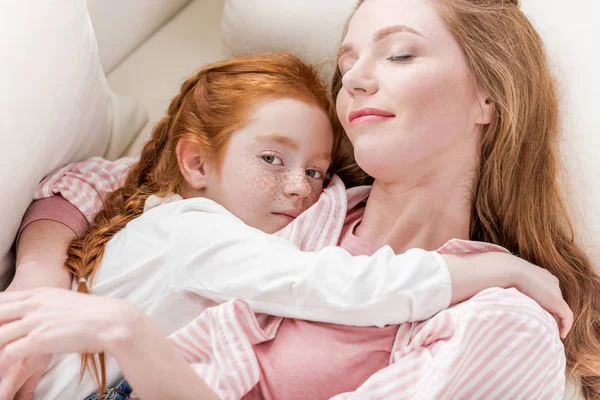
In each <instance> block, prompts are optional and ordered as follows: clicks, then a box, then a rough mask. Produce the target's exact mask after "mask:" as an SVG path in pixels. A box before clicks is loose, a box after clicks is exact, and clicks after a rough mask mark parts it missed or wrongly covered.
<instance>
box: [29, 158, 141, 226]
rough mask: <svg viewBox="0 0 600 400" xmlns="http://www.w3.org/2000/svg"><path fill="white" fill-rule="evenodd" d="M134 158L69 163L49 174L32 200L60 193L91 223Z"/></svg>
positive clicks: (98, 159) (119, 185) (95, 159)
mask: <svg viewBox="0 0 600 400" xmlns="http://www.w3.org/2000/svg"><path fill="white" fill-rule="evenodd" d="M136 161H137V158H133V157H127V158H120V159H118V160H116V161H108V160H105V159H103V158H100V157H94V158H91V159H89V160H86V161H81V162H78V163H72V164H68V165H67V166H65V167H63V168H60V169H58V170H57V171H55V172H53V173H52V174H50V175H48V176H47V177H46V178H45V179H44V180H43V181H42V182H41V183H40V185H39V187H38V190H37V191H36V193H35V195H34V200H37V199H44V198H48V197H52V196H54V195H56V194H60V195H61V196H62V197H63V198H65V199H66V200H67V201H68V202H69V203H71V204H72V205H74V206H75V207H77V209H78V210H79V211H80V212H81V213H82V214H83V215H84V216H85V218H86V220H87V221H88V222H89V223H91V222H92V221H93V220H94V217H95V216H96V214H98V212H99V211H100V210H101V209H102V204H103V200H104V198H105V197H106V195H107V194H109V193H111V192H113V191H114V190H116V189H118V188H119V187H121V186H122V185H123V183H124V182H125V178H126V177H127V172H128V171H129V168H130V167H131V165H132V164H134V163H135V162H136Z"/></svg>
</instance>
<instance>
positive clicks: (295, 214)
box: [272, 210, 302, 220]
mask: <svg viewBox="0 0 600 400" xmlns="http://www.w3.org/2000/svg"><path fill="white" fill-rule="evenodd" d="M272 214H273V215H278V216H280V217H285V218H288V219H290V220H295V219H296V218H297V217H298V215H300V214H302V212H301V211H296V210H293V211H281V212H274V213H272Z"/></svg>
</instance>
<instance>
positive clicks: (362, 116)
mask: <svg viewBox="0 0 600 400" xmlns="http://www.w3.org/2000/svg"><path fill="white" fill-rule="evenodd" d="M395 116H396V115H395V114H394V113H391V112H389V111H385V110H380V109H378V108H362V109H360V110H358V111H352V112H351V113H350V114H349V115H348V122H350V125H359V124H363V123H367V122H380V121H385V120H388V119H390V118H393V117H395Z"/></svg>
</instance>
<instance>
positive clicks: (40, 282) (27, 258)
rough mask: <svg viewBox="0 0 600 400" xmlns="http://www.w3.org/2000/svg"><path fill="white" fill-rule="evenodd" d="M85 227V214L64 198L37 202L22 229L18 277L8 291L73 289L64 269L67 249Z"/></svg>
mask: <svg viewBox="0 0 600 400" xmlns="http://www.w3.org/2000/svg"><path fill="white" fill-rule="evenodd" d="M86 228H87V221H86V220H85V218H84V217H83V215H82V214H81V213H79V211H78V210H77V208H75V207H74V206H72V205H71V204H70V203H69V202H68V201H66V200H65V199H63V198H62V197H61V196H54V197H52V198H48V199H43V200H37V201H34V202H33V203H32V204H31V205H30V206H29V208H28V210H27V213H26V214H25V217H24V219H23V223H22V225H21V229H20V230H19V236H18V239H17V263H16V271H15V277H14V279H13V281H12V282H11V284H10V286H9V287H8V290H26V289H33V288H36V287H44V286H49V287H62V288H70V287H71V276H70V274H69V273H68V272H67V271H66V270H65V269H64V268H63V267H62V266H63V264H64V261H65V259H66V257H67V247H68V245H69V243H70V242H71V240H73V239H74V238H76V237H77V236H78V235H81V234H82V233H83V232H84V231H85V229H86Z"/></svg>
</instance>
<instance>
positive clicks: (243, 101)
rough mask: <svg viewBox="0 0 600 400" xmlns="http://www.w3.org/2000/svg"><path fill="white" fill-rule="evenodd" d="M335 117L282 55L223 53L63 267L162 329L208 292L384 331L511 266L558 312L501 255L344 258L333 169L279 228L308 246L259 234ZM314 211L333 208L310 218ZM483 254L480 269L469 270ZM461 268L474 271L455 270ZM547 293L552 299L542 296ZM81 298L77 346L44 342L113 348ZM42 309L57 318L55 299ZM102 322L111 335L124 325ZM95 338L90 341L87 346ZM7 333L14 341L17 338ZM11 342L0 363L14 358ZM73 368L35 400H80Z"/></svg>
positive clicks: (507, 274)
mask: <svg viewBox="0 0 600 400" xmlns="http://www.w3.org/2000/svg"><path fill="white" fill-rule="evenodd" d="M332 112H333V107H332V105H331V103H330V101H329V98H328V96H327V92H326V90H325V89H324V87H323V86H322V84H321V83H320V81H319V79H318V75H317V73H316V72H315V71H314V70H313V69H312V68H310V67H308V66H306V65H304V64H303V63H301V62H300V61H299V60H297V59H296V58H294V57H292V56H289V55H270V56H263V57H246V58H240V59H233V60H229V61H226V62H222V63H217V64H214V65H211V66H207V67H205V68H203V69H202V70H200V71H199V72H198V74H197V75H196V76H194V77H193V78H191V79H190V80H188V81H187V82H185V83H184V84H183V86H182V90H181V92H180V94H179V95H178V96H177V97H176V98H175V99H174V100H173V101H172V103H171V106H170V107H169V112H168V115H167V117H165V119H163V120H162V121H161V122H160V123H159V124H158V125H157V127H156V128H155V130H154V133H153V137H152V139H151V141H150V142H149V143H148V144H147V145H146V146H145V148H144V151H143V153H142V156H141V158H140V161H139V162H138V163H137V164H136V165H135V166H133V167H132V169H131V171H130V172H129V175H128V177H127V180H126V182H125V184H124V186H123V187H122V188H120V189H119V190H117V191H115V192H114V193H112V194H111V195H110V196H109V197H108V198H107V200H106V203H105V206H104V209H103V210H102V211H101V212H100V214H99V215H98V216H97V217H96V219H95V225H94V227H93V228H92V229H91V230H90V231H89V232H88V233H87V234H86V236H85V237H84V238H83V239H81V240H77V241H75V242H74V243H73V244H72V245H71V247H70V249H69V259H68V260H67V267H68V268H69V269H70V271H72V272H73V275H74V277H75V279H76V282H77V287H78V290H79V291H82V292H88V291H89V290H88V288H91V292H92V293H94V294H99V295H102V296H108V297H117V298H123V299H127V300H128V301H130V302H132V303H134V304H136V305H138V306H139V307H140V309H142V310H143V311H144V313H145V314H146V315H148V316H149V317H150V318H152V319H153V320H154V321H155V322H156V323H157V324H158V325H159V327H160V328H161V329H162V332H164V333H166V334H170V333H172V332H174V331H176V330H177V329H179V328H181V327H183V326H184V325H186V324H187V323H188V322H190V321H191V320H192V319H193V318H194V317H196V316H197V315H198V314H199V313H200V312H202V310H204V309H206V308H207V307H209V306H211V305H214V304H215V303H214V301H217V302H222V301H225V300H229V299H232V298H234V297H241V298H244V299H245V300H247V302H248V304H250V305H251V306H252V308H253V310H254V311H257V312H264V313H269V314H272V315H278V316H285V317H293V318H304V319H309V320H315V321H324V322H334V323H346V324H353V325H363V326H367V325H378V326H383V325H386V324H391V323H400V322H406V321H414V320H422V319H426V318H428V317H430V316H432V315H433V314H435V313H436V312H438V311H439V310H441V309H443V308H445V307H447V306H448V304H449V303H455V302H457V301H460V300H464V299H465V298H468V297H470V296H471V295H473V294H475V293H477V292H479V291H480V290H482V289H484V288H487V287H490V286H512V285H515V281H514V279H513V277H514V276H515V275H513V274H512V273H511V271H515V270H517V269H522V268H526V272H519V275H521V274H523V275H522V276H524V277H525V279H523V280H522V281H520V282H518V284H517V286H519V287H520V288H522V290H523V291H524V292H528V293H531V295H532V297H534V298H536V299H537V300H539V301H540V302H541V303H547V304H548V303H551V305H549V306H548V308H549V309H550V311H555V310H556V309H557V308H560V307H562V303H561V304H560V307H559V306H556V307H555V305H556V304H558V302H557V301H556V299H558V298H560V291H559V290H557V289H558V288H557V287H556V285H555V284H554V289H552V290H550V291H552V293H553V294H555V296H548V293H543V294H540V292H539V291H538V292H536V291H535V290H532V288H535V289H537V288H539V286H540V284H539V283H537V282H536V283H535V284H534V283H533V282H535V281H536V280H540V279H542V280H544V279H546V277H550V276H549V274H542V273H540V272H539V270H538V269H537V268H536V267H533V266H530V265H527V264H526V263H524V262H522V261H519V260H518V259H516V258H514V257H512V256H509V255H503V254H488V255H483V256H469V257H456V256H454V257H453V256H451V255H448V254H445V255H443V256H440V255H439V254H438V253H436V252H425V251H422V250H411V251H409V252H407V253H405V254H404V255H398V256H395V255H394V254H393V252H392V251H391V249H390V248H389V247H384V248H383V249H381V250H379V251H377V252H375V254H373V255H372V256H371V257H365V256H362V257H361V256H356V257H352V256H351V255H350V254H349V253H348V252H346V251H345V250H343V249H341V248H335V247H325V246H324V245H326V244H336V243H337V242H338V239H339V238H340V235H341V234H342V232H341V231H342V228H343V226H344V224H343V223H341V222H338V224H337V225H338V227H337V228H335V229H333V230H332V227H333V226H334V225H335V224H332V222H335V221H336V218H335V216H336V213H338V214H337V215H339V217H340V218H341V221H342V222H343V221H344V220H345V216H346V211H347V208H345V207H349V206H348V204H347V202H346V198H345V197H340V196H337V195H336V193H337V194H338V195H339V194H340V193H342V194H345V191H344V190H343V186H341V182H340V181H339V179H337V178H334V180H333V184H332V186H331V190H329V192H328V193H327V194H326V196H325V197H324V198H323V201H324V202H325V203H323V202H321V203H319V204H317V205H316V206H315V207H313V208H311V212H312V213H311V214H308V215H310V216H311V217H307V216H306V215H304V217H303V218H304V224H305V226H308V225H313V228H314V230H313V231H312V232H311V234H310V235H309V234H307V230H306V229H304V230H302V229H297V228H296V229H292V228H290V229H288V230H286V231H284V232H281V233H280V236H284V237H287V238H289V239H290V240H291V241H292V242H293V243H295V244H297V245H298V246H299V247H301V248H303V249H306V250H318V251H317V252H314V253H303V252H300V251H299V250H298V248H296V247H294V246H293V245H292V244H291V243H290V242H289V241H286V240H283V239H281V238H277V237H274V236H266V235H264V234H263V233H261V232H259V231H257V229H258V230H261V231H263V232H266V233H274V232H277V231H279V230H281V229H282V228H284V227H285V226H286V225H288V224H289V223H290V222H292V221H294V220H295V219H296V217H298V216H299V215H300V214H302V212H303V211H305V210H307V209H308V208H309V207H311V206H312V205H313V204H315V202H316V201H317V199H318V197H319V195H320V194H321V192H322V189H323V181H324V179H325V177H326V175H327V171H328V170H329V168H330V164H331V161H332V160H331V158H332V154H333V155H335V151H332V150H334V149H335V148H337V140H336V137H335V135H334V131H333V130H332V120H333V117H332ZM340 187H342V190H341V191H340ZM184 199H186V200H184ZM336 199H337V201H339V200H340V199H342V200H343V201H342V202H341V203H339V204H334V206H332V207H329V208H327V207H325V206H324V205H323V204H325V205H326V204H327V202H328V201H329V202H335V201H336ZM361 199H362V198H361ZM319 207H321V208H319ZM340 207H341V208H340ZM324 209H327V210H329V212H331V214H328V215H327V218H322V219H321V220H319V219H318V218H316V217H319V216H322V214H320V212H322V211H323V210H324ZM313 217H315V218H314V219H312V218H313ZM319 224H324V225H319ZM328 224H330V225H328ZM320 232H322V233H324V234H325V235H323V234H321V236H319V234H320ZM319 237H320V239H318V238H319ZM315 241H316V242H318V243H315ZM456 248H460V245H457V246H456ZM465 248H466V249H467V250H472V249H473V248H472V247H469V246H466V247H465ZM480 249H485V250H491V251H494V250H497V249H495V248H494V247H493V246H487V247H482V248H480ZM482 257H486V258H482ZM469 262H470V264H469ZM481 262H485V263H486V264H488V268H486V269H485V270H478V269H477V268H476V266H477V264H479V263H481ZM446 263H447V264H448V265H446ZM469 265H471V266H472V267H473V268H470V269H469V268H465V267H464V266H467V267H468V266H469ZM448 268H449V269H450V275H451V277H452V290H453V291H452V293H451V294H452V299H450V290H449V287H450V279H449V278H450V276H449V275H448ZM527 268H529V269H527ZM466 271H468V272H466ZM498 271H503V272H502V273H501V274H499V273H498ZM467 281H470V282H469V285H466V284H465V282H467ZM491 281H493V282H491ZM549 286H550V287H553V286H552V284H551V285H549ZM536 293H537V295H536ZM16 296H17V297H16V298H15V297H10V295H3V296H2V298H3V299H9V300H10V299H13V300H14V299H16V300H14V301H15V302H14V303H12V306H13V307H14V308H15V309H16V308H18V309H19V310H26V309H28V308H27V307H22V305H23V304H21V303H19V302H20V301H21V300H19V297H18V296H21V294H16ZM549 297H552V299H553V301H550V302H548V298H549ZM21 299H24V298H23V297H22V298H21ZM11 301H12V300H11ZM78 303H80V305H78V306H76V307H81V305H87V306H88V307H90V306H94V309H95V310H96V309H98V310H101V311H100V314H101V316H100V317H99V316H90V315H87V314H89V312H88V313H84V314H86V317H85V318H84V320H85V321H83V320H80V322H82V321H83V322H82V324H81V325H78V327H79V328H82V329H79V330H77V329H75V331H76V332H79V334H87V335H88V336H86V338H87V339H88V340H87V341H83V340H82V341H79V342H78V341H77V340H68V343H64V344H65V345H67V346H73V345H75V344H78V345H80V346H82V347H81V348H79V349H77V350H73V348H72V347H71V348H68V349H67V348H62V349H61V350H57V348H46V349H45V350H43V351H46V352H69V351H87V352H99V351H107V350H108V351H111V352H112V350H114V349H116V347H112V346H110V345H109V346H106V345H105V343H104V342H103V340H104V339H106V338H107V337H110V338H111V340H109V341H110V342H111V343H112V344H114V342H113V341H112V340H114V338H115V335H116V336H117V337H119V334H118V333H117V334H115V332H114V331H111V332H110V333H109V334H106V333H107V331H106V330H105V327H102V326H101V324H99V323H98V322H99V321H101V320H104V319H108V321H114V319H111V317H109V316H107V314H106V313H107V312H109V311H110V310H115V308H114V307H111V306H110V305H111V304H115V303H114V302H111V303H108V302H107V303H101V302H100V303H94V302H89V301H88V300H87V299H86V300H83V299H82V300H81V301H78ZM48 304H53V306H52V309H53V310H54V313H55V314H56V313H57V312H58V311H57V310H58V309H60V307H59V306H58V304H56V303H52V302H48ZM16 305H19V307H16ZM73 306H74V305H73V303H70V308H71V313H72V314H74V315H77V313H76V312H74V311H73V309H74V308H73ZM84 308H85V307H84ZM125 314H126V315H131V314H128V313H126V312H125ZM40 315H42V319H45V318H48V316H44V315H45V313H43V312H41V313H40ZM86 318H91V319H86ZM136 318H139V316H138V317H136ZM3 320H5V321H6V320H7V319H6V316H5V317H4V319H3ZM29 321H31V320H29ZM121 322H122V321H121ZM67 325H68V324H67ZM108 325H109V326H108V329H109V330H111V329H113V328H115V327H122V325H119V324H116V323H115V324H110V323H109V324H108ZM567 325H568V323H567ZM38 326H40V325H38ZM46 326H48V325H46ZM4 328H5V330H3V331H2V332H11V324H7V325H6V326H5V327H4ZM4 328H3V329H4ZM71 328H72V327H71ZM566 329H567V330H568V326H567V328H566ZM117 330H118V329H117ZM82 331H83V332H82ZM19 332H23V333H24V331H22V330H20V331H19ZM164 333H163V335H164ZM13 334H14V331H13ZM9 336H10V335H8V336H2V337H3V338H5V339H6V338H7V337H9ZM17 336H18V335H17ZM149 336H152V335H149ZM68 337H69V336H68V335H64V336H63V338H68ZM92 337H95V338H98V340H99V342H96V343H91V342H90V341H89V339H90V338H92ZM15 339H17V341H16V343H17V344H13V345H11V346H12V347H10V346H9V347H10V348H11V349H16V348H18V339H19V338H18V337H13V338H12V340H15ZM144 339H147V338H144ZM162 339H163V340H164V336H163V337H162ZM9 341H11V340H9ZM117 341H119V340H117ZM140 342H142V340H141V339H140ZM103 343H104V344H103ZM152 343H155V344H154V345H153V348H154V346H159V343H158V341H156V342H152ZM2 344H3V345H4V344H6V342H5V343H2ZM9 347H7V348H5V351H4V357H5V359H4V361H6V359H7V358H6V357H10V355H11V354H14V353H13V352H12V351H9ZM13 351H15V350H13ZM112 353H113V355H114V356H116V357H117V359H118V360H119V364H120V366H121V368H123V369H124V370H127V369H128V368H126V366H127V365H130V362H131V360H133V359H137V360H138V362H141V360H142V358H141V357H140V356H139V354H138V357H131V353H128V354H125V351H116V352H112ZM115 353H116V354H115ZM122 353H123V354H122ZM23 354H24V353H23ZM125 356H128V358H127V357H125ZM123 357H125V358H123ZM87 358H89V357H87ZM101 364H103V362H101ZM142 365H144V364H143V363H142ZM105 367H106V374H105V373H104V372H102V373H100V374H97V375H102V379H101V381H102V384H101V386H103V385H104V382H105V379H104V377H105V376H106V378H107V379H106V381H107V382H109V383H111V384H112V383H114V382H115V380H116V379H117V378H118V373H119V368H118V367H119V366H118V365H117V363H116V361H115V360H114V359H112V358H109V359H108V360H107V364H106V366H105ZM155 367H158V366H155ZM78 368H79V361H78V357H77V356H76V355H67V356H62V357H58V358H56V359H55V360H54V362H53V365H52V366H51V367H50V368H49V370H48V371H47V373H46V374H45V376H44V378H43V379H42V381H41V385H40V387H39V388H38V391H37V392H36V397H44V398H49V399H51V398H57V397H60V396H63V395H67V396H69V397H77V396H80V397H82V396H83V395H86V394H88V393H90V392H91V391H93V390H95V389H96V388H97V386H96V384H95V383H94V381H93V379H92V377H91V376H90V375H84V377H83V381H82V382H81V384H79V385H77V383H78V380H77V376H78ZM145 368H146V371H147V370H148V368H150V366H149V364H145ZM102 369H104V366H102ZM130 370H131V369H130ZM131 371H132V374H133V375H132V376H133V380H134V381H135V383H134V386H135V387H136V388H138V389H136V390H138V391H139V392H140V394H143V393H148V394H151V393H154V394H156V393H157V392H156V388H155V387H152V379H148V375H147V374H148V372H146V375H145V378H146V379H140V378H139V377H140V375H139V369H138V370H137V372H136V370H135V369H133V370H131ZM126 373H127V372H126ZM128 376H129V375H128ZM144 397H145V396H144Z"/></svg>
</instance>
